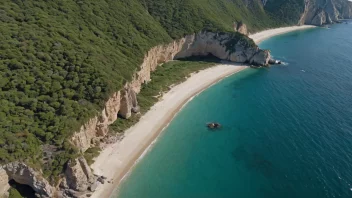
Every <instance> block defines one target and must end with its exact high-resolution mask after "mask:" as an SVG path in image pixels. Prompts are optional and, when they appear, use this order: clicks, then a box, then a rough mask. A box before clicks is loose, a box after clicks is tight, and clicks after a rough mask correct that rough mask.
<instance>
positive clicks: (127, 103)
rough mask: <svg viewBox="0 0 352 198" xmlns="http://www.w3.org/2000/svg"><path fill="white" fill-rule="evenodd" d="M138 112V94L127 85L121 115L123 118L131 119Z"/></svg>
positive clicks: (122, 100)
mask: <svg viewBox="0 0 352 198" xmlns="http://www.w3.org/2000/svg"><path fill="white" fill-rule="evenodd" d="M138 112H139V106H138V101H137V95H136V92H135V91H134V90H133V89H132V88H131V87H130V86H129V85H127V86H126V87H125V89H124V90H123V94H122V99H121V106H120V111H119V115H120V116H121V117H122V118H125V119H128V118H129V117H131V115H132V113H138Z"/></svg>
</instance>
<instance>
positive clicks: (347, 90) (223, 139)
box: [113, 24, 352, 198]
mask: <svg viewBox="0 0 352 198" xmlns="http://www.w3.org/2000/svg"><path fill="white" fill-rule="evenodd" d="M351 35H352V24H337V25H333V26H331V28H330V29H325V28H314V29H309V30H303V31H296V32H291V33H288V34H284V35H280V36H276V37H273V38H271V39H268V40H266V41H264V42H262V43H261V44H260V47H261V48H265V49H270V50H271V52H272V55H273V56H274V57H275V58H276V59H279V60H282V61H283V62H284V64H283V65H275V66H272V67H270V68H261V69H246V70H244V71H242V72H240V73H238V74H235V75H233V76H230V77H228V78H226V79H224V80H222V81H221V82H219V83H217V84H215V85H214V86H212V87H210V88H208V89H207V90H205V91H204V92H202V93H201V94H199V95H198V96H196V97H194V99H193V100H192V101H190V102H189V103H188V104H187V105H186V106H185V107H184V108H183V109H182V110H181V111H180V112H179V113H178V115H177V116H176V117H175V118H174V119H173V121H172V122H171V123H170V125H169V126H168V127H167V128H166V129H165V130H164V131H163V132H162V134H161V135H160V137H159V138H158V140H157V141H156V143H155V144H154V146H153V147H152V149H151V150H150V151H149V152H148V153H147V154H146V155H145V157H144V158H143V159H142V160H140V162H139V163H138V164H137V165H136V166H135V167H134V168H133V171H132V172H131V174H130V175H129V176H128V177H127V178H126V179H125V180H124V181H123V182H122V184H121V185H120V187H119V189H118V191H117V192H116V193H115V195H114V196H113V197H117V196H118V197H119V198H180V197H182V198H235V197H240V198H276V197H277V198H283V197H285V198H291V197H292V198H296V197H298V198H306V197H307V198H330V197H343V198H348V197H352V36H351ZM208 122H219V123H220V124H222V128H221V129H219V130H214V131H212V130H209V129H207V127H206V123H208Z"/></svg>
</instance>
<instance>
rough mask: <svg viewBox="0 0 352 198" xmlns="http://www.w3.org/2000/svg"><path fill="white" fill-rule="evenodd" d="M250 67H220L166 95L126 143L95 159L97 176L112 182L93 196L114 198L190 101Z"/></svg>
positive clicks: (129, 133)
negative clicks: (141, 160) (114, 194)
mask: <svg viewBox="0 0 352 198" xmlns="http://www.w3.org/2000/svg"><path fill="white" fill-rule="evenodd" d="M246 68H249V67H248V66H245V65H242V64H233V65H228V64H219V65H216V66H213V67H211V68H208V69H205V70H201V71H199V72H198V73H195V74H193V75H192V76H191V77H189V78H188V79H187V80H186V81H185V82H183V83H181V84H178V85H176V86H175V87H173V88H172V89H171V90H169V91H168V92H167V93H166V94H164V96H163V97H162V100H160V101H159V102H157V103H156V104H154V105H153V107H151V109H150V110H149V111H148V112H147V113H146V114H145V115H143V116H142V117H141V119H140V121H139V122H138V123H137V124H135V125H134V126H133V127H131V128H130V129H128V130H127V131H126V132H125V138H124V139H123V140H121V141H120V142H116V143H114V144H111V145H109V146H108V147H106V148H105V149H104V150H103V151H102V152H101V153H100V154H99V156H98V157H97V158H96V159H95V162H94V163H93V164H92V165H91V168H93V170H94V173H95V174H98V175H103V176H105V177H107V181H111V180H112V182H111V183H106V184H103V185H100V186H99V187H98V188H97V190H96V191H95V192H94V193H93V194H92V196H91V197H92V198H103V197H104V198H105V197H110V196H111V195H112V193H113V192H114V191H115V189H117V188H118V186H119V184H120V183H121V182H122V181H123V180H124V179H125V178H126V177H127V176H128V175H129V173H130V171H131V170H132V169H133V167H134V166H135V165H136V164H137V163H138V162H139V160H140V159H142V158H143V157H144V156H145V154H146V153H147V152H148V151H149V149H150V148H151V147H152V146H153V144H154V143H155V142H156V141H157V138H158V136H159V135H160V134H161V133H162V132H163V130H164V129H165V128H166V127H167V126H168V125H169V123H170V122H171V121H172V119H173V118H174V117H175V116H176V115H177V113H178V112H179V111H180V110H181V109H182V108H183V107H184V106H185V105H186V104H187V103H188V102H189V101H191V100H192V99H193V98H194V97H195V96H196V95H198V94H200V93H201V92H202V91H204V90H206V89H207V88H209V87H211V86H212V85H214V84H216V83H218V82H220V81H221V80H223V79H225V78H226V77H228V76H231V75H233V74H235V73H237V72H240V71H242V70H244V69H246ZM214 74H218V75H214ZM205 79H206V80H205ZM197 82H198V83H197ZM194 85H196V86H194ZM170 104H172V105H170ZM152 123H153V124H152Z"/></svg>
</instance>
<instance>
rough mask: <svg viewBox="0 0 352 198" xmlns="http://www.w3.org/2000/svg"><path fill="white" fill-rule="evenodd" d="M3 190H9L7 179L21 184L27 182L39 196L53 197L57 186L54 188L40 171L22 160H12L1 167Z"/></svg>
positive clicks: (0, 174)
mask: <svg viewBox="0 0 352 198" xmlns="http://www.w3.org/2000/svg"><path fill="white" fill-rule="evenodd" d="M0 176H1V180H0V181H1V184H4V185H2V186H1V188H3V189H2V191H7V190H8V188H9V185H8V184H5V182H6V180H7V182H9V180H12V179H13V180H14V181H16V182H17V183H19V184H25V185H28V186H30V187H32V188H33V190H34V191H35V192H36V193H37V194H38V196H39V197H53V196H54V193H55V188H53V187H52V186H51V185H50V184H49V182H48V181H47V180H45V179H44V178H43V176H42V173H41V172H40V171H36V170H34V169H33V168H30V167H29V166H27V165H26V164H24V163H21V162H12V163H9V164H6V165H4V166H3V167H1V168H0Z"/></svg>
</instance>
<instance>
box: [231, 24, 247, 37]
mask: <svg viewBox="0 0 352 198" xmlns="http://www.w3.org/2000/svg"><path fill="white" fill-rule="evenodd" d="M233 29H234V31H235V32H239V33H241V34H244V35H248V29H247V25H246V24H244V23H242V22H238V23H237V22H234V23H233Z"/></svg>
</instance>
